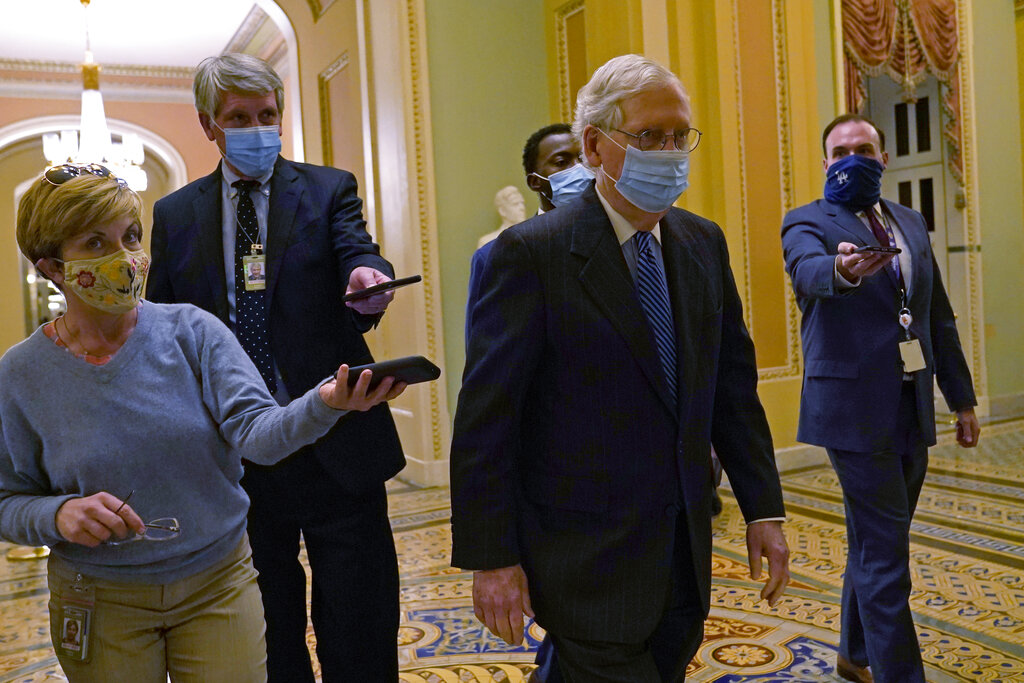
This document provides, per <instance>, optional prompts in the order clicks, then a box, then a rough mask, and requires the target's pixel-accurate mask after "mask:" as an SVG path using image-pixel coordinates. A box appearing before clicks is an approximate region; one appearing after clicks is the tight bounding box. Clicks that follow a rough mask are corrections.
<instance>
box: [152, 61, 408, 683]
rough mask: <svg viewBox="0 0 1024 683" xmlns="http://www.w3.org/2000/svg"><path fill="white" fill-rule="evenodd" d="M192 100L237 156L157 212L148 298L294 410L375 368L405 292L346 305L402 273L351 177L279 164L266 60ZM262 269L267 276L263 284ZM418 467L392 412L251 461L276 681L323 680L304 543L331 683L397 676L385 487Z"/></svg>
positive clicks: (224, 75) (359, 418)
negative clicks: (390, 309) (385, 322)
mask: <svg viewBox="0 0 1024 683" xmlns="http://www.w3.org/2000/svg"><path fill="white" fill-rule="evenodd" d="M193 90H194V93H195V100H196V109H197V110H198V112H199V122H200V124H201V125H202V127H203V132H204V133H205V134H206V137H207V138H208V139H209V140H211V141H212V142H214V143H215V144H216V145H217V148H218V149H219V150H220V152H221V155H222V156H223V157H224V159H223V161H222V163H221V164H220V165H219V166H218V168H217V169H216V170H215V171H214V172H213V173H212V174H210V175H209V176H206V177H205V178H201V179H199V180H197V181H195V182H193V183H190V184H189V185H186V186H185V187H183V188H182V189H180V190H178V191H177V192H174V193H172V194H170V195H168V196H167V197H164V198H163V199H161V200H160V201H158V202H157V203H156V206H155V207H154V210H153V241H152V248H153V267H152V270H151V271H150V276H149V285H148V289H147V298H148V299H150V300H151V301H157V302H166V303H191V304H195V305H197V306H199V307H200V308H204V309H206V310H208V311H210V312H212V313H214V314H215V315H217V316H218V317H219V318H220V319H221V320H223V321H224V322H225V323H226V324H228V325H229V326H230V327H231V328H232V329H233V330H234V331H235V333H236V334H237V335H238V337H239V340H240V341H241V343H242V346H243V348H245V350H246V351H247V352H248V353H249V355H250V356H251V357H252V359H253V362H254V363H255V365H256V367H257V368H258V369H259V370H260V374H261V375H262V376H263V379H264V381H265V382H266V383H267V387H268V388H269V389H270V392H271V393H272V394H273V395H274V397H275V398H276V399H277V400H278V401H279V402H280V403H282V404H283V403H287V402H288V401H289V400H290V398H291V397H295V396H300V395H302V393H303V392H305V391H306V390H307V389H309V388H310V387H312V386H315V385H316V384H317V383H319V382H321V381H322V380H323V379H324V377H326V376H327V375H328V374H330V372H331V368H336V367H338V365H340V364H341V363H347V364H349V365H350V366H352V365H359V364H363V363H369V362H371V361H372V358H371V356H370V352H369V349H368V348H367V346H366V343H365V341H364V340H363V337H362V334H363V333H364V332H366V331H367V330H369V329H370V328H371V327H372V326H373V325H375V324H376V323H377V322H378V321H379V320H380V317H381V315H382V314H383V312H384V309H385V308H386V307H387V305H388V303H389V302H390V301H391V297H392V295H391V294H390V293H388V294H384V295H375V296H372V297H368V298H364V299H361V300H356V301H353V302H350V303H349V304H348V305H345V304H342V302H341V301H340V299H341V297H342V295H343V294H345V293H346V292H351V291H356V290H360V289H365V288H366V287H370V286H372V285H375V284H378V283H380V282H385V281H387V280H390V279H392V277H393V275H394V272H393V270H392V268H391V265H390V264H389V263H388V262H387V261H385V260H384V259H383V258H382V257H381V256H380V250H379V248H378V247H377V245H376V244H374V243H373V242H372V241H371V239H370V236H369V234H368V233H367V232H366V228H365V222H364V221H363V217H362V201H361V200H360V199H359V196H358V195H357V194H356V182H355V178H354V177H353V176H352V174H351V173H348V172H346V171H340V170H338V169H334V168H327V167H323V166H313V165H310V164H300V163H296V162H292V161H288V160H286V159H284V158H282V157H281V156H279V152H280V149H281V137H280V136H281V115H282V111H283V109H284V88H283V86H282V83H281V79H280V77H279V76H278V75H277V73H275V72H274V70H273V69H272V68H271V67H270V66H269V65H268V64H267V63H266V62H264V61H263V60H261V59H258V58H256V57H253V56H251V55H246V54H224V55H220V56H218V57H211V58H209V59H207V60H204V61H203V62H202V63H201V64H200V65H199V67H198V69H197V71H196V76H195V82H194V86H193ZM257 264H259V266H260V270H261V271H262V273H263V279H260V280H255V281H249V280H248V278H247V277H246V276H245V272H246V270H248V272H250V273H251V272H252V271H253V269H254V268H255V266H256V265H257ZM339 452H340V453H342V455H341V456H339V455H338V454H339ZM243 458H244V454H243ZM404 464H405V459H404V456H403V455H402V448H401V444H399V441H398V434H397V432H396V430H395V425H394V422H393V421H392V419H391V412H390V410H389V409H388V407H387V405H386V404H380V405H378V406H376V407H375V408H372V409H370V410H369V411H367V412H366V413H362V414H356V415H352V416H350V417H349V418H348V419H345V420H342V421H340V422H339V423H338V425H337V426H336V427H335V428H333V429H331V431H330V432H329V433H328V434H327V435H326V436H324V437H323V438H321V439H320V440H319V441H317V442H316V443H315V444H313V445H312V446H308V447H306V448H303V449H301V450H300V451H298V452H296V453H295V454H293V455H292V456H290V457H289V458H287V459H286V460H284V461H283V462H282V463H280V464H278V465H276V466H274V467H262V466H258V465H254V464H251V463H246V467H245V476H244V477H243V479H242V485H243V487H244V488H245V490H246V492H247V493H248V494H249V497H250V498H251V501H252V505H251V507H250V510H249V517H248V533H249V540H250V543H251V544H252V551H253V564H254V565H255V567H256V569H257V570H258V571H259V586H260V590H261V592H262V594H263V605H264V610H265V613H266V620H267V668H268V672H269V680H270V681H271V683H296V682H298V683H313V680H314V677H313V669H312V666H311V663H310V658H309V651H308V649H307V646H306V625H307V616H306V577H305V573H304V571H303V568H302V565H301V564H300V562H299V559H298V553H299V539H300V535H301V538H302V540H303V541H304V543H305V547H306V551H307V554H308V557H309V565H310V570H311V572H312V583H313V597H312V621H313V629H314V631H315V633H316V639H317V643H318V645H317V656H318V659H319V660H320V666H321V670H322V673H323V681H325V682H330V681H342V680H346V681H348V680H360V681H394V680H397V678H398V660H397V645H396V644H397V633H398V616H399V615H398V567H397V560H396V556H395V547H394V540H393V538H392V536H391V528H390V526H389V523H388V516H387V497H386V494H385V490H384V482H385V481H386V480H387V479H388V478H390V477H392V476H394V475H395V474H396V473H398V471H399V470H400V469H401V468H402V467H403V465H404Z"/></svg>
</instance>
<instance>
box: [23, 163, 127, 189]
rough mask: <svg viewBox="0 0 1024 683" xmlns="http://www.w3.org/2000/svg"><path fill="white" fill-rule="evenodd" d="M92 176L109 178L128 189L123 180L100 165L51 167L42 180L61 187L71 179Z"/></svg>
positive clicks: (61, 165)
mask: <svg viewBox="0 0 1024 683" xmlns="http://www.w3.org/2000/svg"><path fill="white" fill-rule="evenodd" d="M83 174H84V175H94V176H99V177H101V178H111V179H113V180H116V181H117V184H118V185H120V186H121V187H128V183H126V182H125V181H124V179H123V178H118V177H117V176H116V175H114V174H113V173H111V172H110V169H109V168H107V167H106V166H103V165H101V164H60V165H58V166H51V167H50V168H48V169H46V171H44V172H43V178H45V179H46V182H48V183H50V184H51V185H63V184H64V183H66V182H67V181H69V180H71V179H72V178H77V177H78V176H80V175H83Z"/></svg>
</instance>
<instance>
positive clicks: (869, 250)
mask: <svg viewBox="0 0 1024 683" xmlns="http://www.w3.org/2000/svg"><path fill="white" fill-rule="evenodd" d="M902 251H903V250H902V249H900V248H899V247H876V246H875V245H873V244H868V245H866V246H863V247H857V248H856V249H854V250H853V253H854V254H899V253H900V252H902Z"/></svg>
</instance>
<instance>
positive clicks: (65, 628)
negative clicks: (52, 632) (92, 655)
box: [56, 574, 95, 662]
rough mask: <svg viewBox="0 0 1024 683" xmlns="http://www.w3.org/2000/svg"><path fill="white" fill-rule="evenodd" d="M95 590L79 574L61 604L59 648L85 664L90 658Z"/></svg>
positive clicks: (69, 656)
mask: <svg viewBox="0 0 1024 683" xmlns="http://www.w3.org/2000/svg"><path fill="white" fill-rule="evenodd" d="M94 595H95V589H94V588H93V587H92V586H86V585H85V584H84V583H83V582H82V575H81V574H79V575H78V576H77V577H76V578H75V581H74V582H73V583H71V584H70V589H69V590H68V595H66V596H65V597H63V598H61V600H60V602H59V605H60V607H59V612H58V614H59V618H60V624H59V625H60V630H59V631H58V636H59V639H58V640H57V643H56V645H57V648H58V649H59V650H60V653H61V654H63V655H64V656H65V657H68V658H69V659H73V660H75V661H79V662H84V661H87V660H88V657H89V637H90V632H91V629H92V615H93V609H94V606H95V597H94Z"/></svg>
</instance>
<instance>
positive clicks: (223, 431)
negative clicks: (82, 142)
mask: <svg viewBox="0 0 1024 683" xmlns="http://www.w3.org/2000/svg"><path fill="white" fill-rule="evenodd" d="M140 214H141V201H140V200H139V197H138V195H136V194H135V193H134V192H133V191H131V190H130V189H128V188H127V187H126V186H125V185H124V184H123V182H121V181H119V180H117V179H116V178H114V177H113V176H112V175H111V174H110V172H109V171H108V170H107V169H105V168H104V167H102V166H96V165H89V166H78V165H72V164H66V165H64V166H57V167H54V168H51V169H48V170H47V172H46V174H45V175H44V177H42V178H40V179H39V180H38V181H36V183H35V184H34V185H33V186H32V187H31V188H30V189H29V191H28V192H27V193H26V194H25V196H24V197H23V198H22V200H21V204H20V205H19V211H18V225H17V237H18V245H19V247H20V248H21V251H22V252H23V253H24V254H25V256H26V257H28V259H29V260H30V261H31V262H32V263H34V264H35V266H36V269H37V270H38V271H39V272H40V273H42V274H43V275H44V276H45V277H47V278H49V279H50V280H51V281H52V282H53V283H54V284H55V285H56V286H57V287H58V289H60V290H61V292H62V293H63V294H64V297H65V299H66V301H67V313H66V314H65V315H63V316H62V317H60V318H58V319H57V320H56V321H54V322H52V323H47V324H46V325H43V326H42V327H40V328H39V329H37V330H36V331H35V333H33V334H32V335H31V336H30V337H29V338H28V339H26V340H25V341H23V342H21V343H20V344H17V345H16V346H14V347H12V348H11V349H10V350H9V351H8V352H7V353H6V354H5V355H4V356H3V358H2V359H0V536H2V537H3V538H4V539H7V540H9V541H12V542H15V543H22V544H29V545H48V546H50V547H51V549H52V552H51V555H50V560H49V568H48V570H49V582H50V593H51V600H50V631H51V636H52V640H53V643H54V648H55V649H56V651H57V656H58V659H59V660H60V663H61V667H62V668H63V669H64V672H65V674H66V675H67V677H68V679H69V680H71V681H111V680H125V681H132V682H133V683H134V682H137V681H141V682H148V681H152V682H153V683H158V682H163V681H165V680H166V679H167V675H168V673H169V674H170V677H171V679H172V680H173V681H196V682H199V681H204V682H211V681H212V682H217V681H265V680H266V669H265V664H266V647H265V642H264V625H263V612H262V605H261V601H260V596H259V589H258V587H257V585H256V574H255V571H254V570H253V567H252V562H251V560H250V556H249V546H248V541H247V539H246V535H245V515H246V510H247V507H248V504H249V501H248V499H247V497H246V495H245V492H244V491H243V490H242V488H241V486H240V485H239V480H240V479H241V477H242V464H241V458H242V457H245V458H246V459H247V460H250V461H252V462H256V463H259V464H272V463H274V462H277V461H278V460H279V459H281V458H282V457H284V456H285V455H287V454H289V453H292V452H294V451H296V450H298V448H300V447H301V446H304V445H306V444H309V443H312V442H313V441H315V440H316V439H318V438H319V437H320V436H322V435H323V434H325V433H326V432H327V430H328V429H329V428H330V427H331V426H332V425H333V424H334V423H335V422H336V421H337V420H338V419H339V418H341V417H342V416H343V415H344V414H345V413H346V412H347V411H349V410H367V409H368V408H370V407H372V406H374V405H376V404H378V403H380V402H381V401H386V400H390V399H392V398H394V397H396V396H398V395H399V394H400V393H401V392H402V391H403V389H404V385H403V384H400V383H399V384H394V385H393V384H392V380H391V379H390V378H388V379H385V380H384V381H383V382H382V383H381V384H380V385H379V386H378V387H377V388H376V389H375V390H373V391H369V390H368V387H369V381H370V376H369V372H368V371H367V372H364V373H363V375H362V376H360V378H359V380H358V382H357V383H356V384H355V385H354V386H353V387H349V386H348V382H347V376H348V368H347V367H346V366H344V365H342V366H341V368H340V369H339V371H338V379H337V380H334V379H330V380H328V381H325V382H324V383H322V384H321V385H320V386H319V387H316V388H314V389H312V390H310V391H309V392H308V393H307V394H305V395H304V396H300V397H298V398H297V399H295V400H294V401H292V402H291V403H290V404H289V405H287V406H284V407H280V406H278V405H277V403H276V402H275V401H274V399H273V398H271V396H270V395H269V394H268V393H267V390H266V386H265V384H264V382H263V380H262V379H261V378H260V374H259V372H258V371H257V370H256V368H255V367H254V366H253V364H252V362H251V361H250V360H249V357H248V355H246V353H245V352H244V351H243V350H242V348H241V346H240V345H239V344H238V342H237V341H236V339H235V336H234V335H233V334H232V333H231V331H229V330H228V329H227V328H226V327H225V326H224V325H223V324H222V323H221V322H220V321H218V320H217V319H216V318H215V317H213V316H211V315H209V314H208V313H205V312H203V311H201V310H200V309H198V308H195V307H193V306H189V305H161V304H153V303H148V302H143V301H142V300H141V296H142V291H143V287H144V283H145V277H146V273H147V271H148V267H149V259H148V257H147V256H146V254H145V252H144V251H143V250H142V245H141V239H142V229H141V227H140V223H141V215H140ZM327 371H328V369H327V368H325V374H326V373H327ZM129 498H130V499H131V500H130V501H129ZM69 629H70V630H72V631H74V632H76V633H77V638H76V639H67V638H64V637H63V634H66V633H68V632H69Z"/></svg>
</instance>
